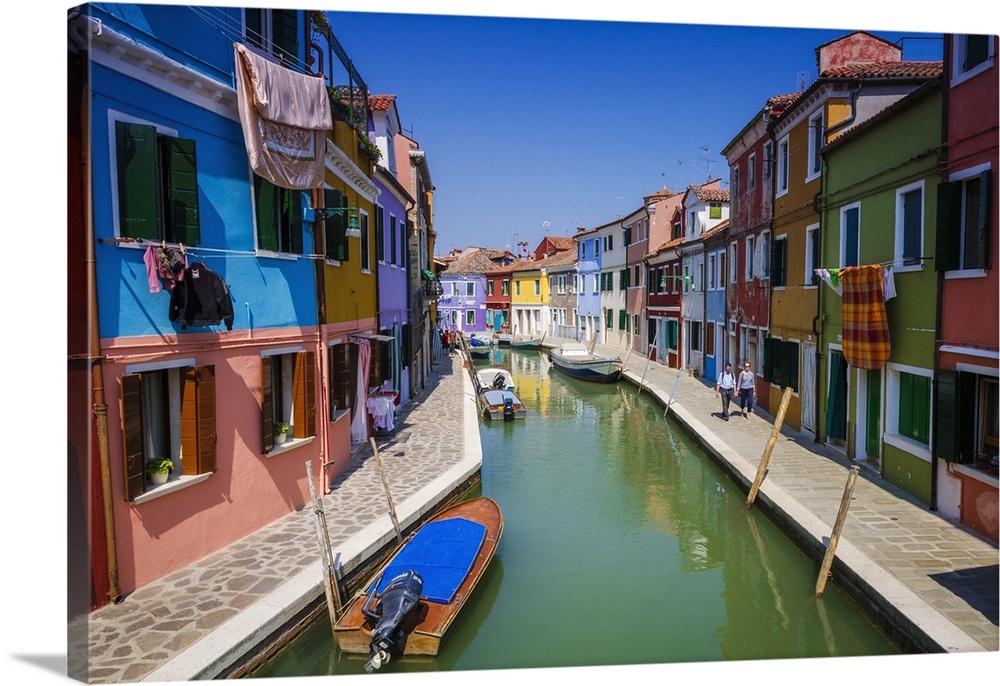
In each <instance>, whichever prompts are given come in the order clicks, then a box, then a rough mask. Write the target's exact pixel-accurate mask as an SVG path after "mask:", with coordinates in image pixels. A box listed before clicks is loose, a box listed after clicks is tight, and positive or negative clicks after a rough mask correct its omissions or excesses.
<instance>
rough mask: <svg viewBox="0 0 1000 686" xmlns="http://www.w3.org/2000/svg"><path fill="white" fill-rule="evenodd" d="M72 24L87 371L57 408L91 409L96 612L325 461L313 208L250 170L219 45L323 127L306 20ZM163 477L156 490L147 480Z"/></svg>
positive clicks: (114, 13) (293, 14) (145, 14)
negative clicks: (254, 67)
mask: <svg viewBox="0 0 1000 686" xmlns="http://www.w3.org/2000/svg"><path fill="white" fill-rule="evenodd" d="M71 16H72V22H71V35H72V36H73V37H74V38H75V39H76V40H75V41H73V42H72V45H73V47H72V48H71V57H70V62H71V65H72V66H73V68H72V69H71V70H70V89H71V92H73V93H75V94H76V96H77V97H76V98H75V102H74V103H73V105H74V106H73V108H72V109H71V112H73V114H74V117H75V119H74V120H73V121H71V127H70V130H71V136H70V138H71V141H74V140H75V141H76V144H75V146H74V145H73V144H72V143H71V149H79V150H81V151H82V150H89V151H90V154H89V156H87V155H85V156H82V157H81V158H79V159H78V160H76V164H73V165H71V167H72V170H71V178H75V179H76V180H77V181H79V182H80V183H79V184H76V185H74V186H72V187H71V202H70V207H71V208H73V211H71V215H70V216H71V221H70V227H69V228H70V236H71V240H73V241H77V242H78V244H79V245H81V247H82V248H83V251H82V252H79V253H73V252H71V253H70V254H71V256H72V255H79V256H80V259H79V261H78V262H76V263H71V265H70V270H69V274H70V277H71V279H73V281H71V284H74V285H75V286H78V288H76V287H74V288H71V289H70V292H71V293H74V291H75V292H76V293H75V295H73V296H71V297H72V298H77V299H78V300H79V301H80V302H79V303H78V304H80V305H81V309H80V310H79V311H80V312H87V313H88V316H87V317H86V318H83V317H81V318H80V321H78V322H72V321H71V331H74V333H71V339H72V340H75V341H79V342H80V345H81V346H83V345H86V347H87V350H88V355H89V356H88V358H87V359H88V360H90V361H91V362H88V369H87V377H88V378H87V380H86V382H85V383H86V384H87V385H86V388H85V389H82V390H81V389H79V388H78V389H77V390H76V391H75V392H73V397H76V398H79V397H86V398H89V402H88V405H89V408H88V410H92V411H93V413H94V414H93V416H94V419H93V420H91V421H92V422H93V424H92V426H89V427H87V429H88V431H87V432H85V433H86V435H93V436H97V437H98V438H97V439H96V440H95V443H94V444H93V445H91V444H90V442H89V439H86V440H83V441H82V442H80V443H77V444H76V445H75V452H76V453H77V454H78V455H80V456H81V461H80V464H79V467H80V471H81V474H85V475H89V476H87V477H85V479H86V481H85V483H86V484H87V491H86V492H85V496H86V500H85V502H86V505H83V506H82V507H83V508H85V509H86V510H88V514H93V515H95V517H94V519H93V521H94V525H93V528H92V529H91V531H90V532H89V533H90V540H91V541H92V545H93V549H92V551H91V559H92V561H93V569H92V597H91V606H92V607H96V606H100V605H103V604H105V603H107V602H108V601H109V600H112V599H117V598H118V597H120V596H121V595H124V594H128V593H130V592H132V591H134V590H135V589H136V588H139V587H140V586H143V585H144V584H148V583H149V582H151V581H153V580H155V579H159V578H161V577H163V576H164V575H166V574H169V573H170V572H172V571H174V570H176V569H179V568H181V567H183V566H184V565H186V564H189V563H190V562H192V561H194V560H196V559H198V558H200V557H203V556H205V555H208V554H210V553H212V552H213V551H215V550H217V549H219V548H221V547H223V546H225V545H227V544H229V543H232V542H233V541H235V540H237V539H239V538H241V537H243V536H245V535H247V534H248V533H251V532H252V531H255V530H257V529H259V528H260V527H262V526H264V525H266V524H268V523H269V522H272V521H274V520H275V519H277V518H279V517H282V516H284V515H286V514H288V513H289V512H292V511H295V510H298V509H301V508H302V507H304V506H305V504H306V503H307V502H308V498H309V484H308V483H307V479H306V478H305V476H306V474H305V470H304V468H303V463H304V462H311V463H313V464H315V465H316V467H317V470H316V471H317V473H319V472H320V468H321V465H322V464H323V463H325V462H326V460H327V458H328V455H327V451H326V449H325V446H324V442H323V437H324V436H325V433H324V429H323V427H322V422H321V418H322V416H323V415H322V414H321V411H320V409H319V408H320V403H319V401H320V396H321V394H320V393H319V388H320V386H319V384H318V377H317V375H316V373H315V370H316V364H315V362H316V359H317V358H318V357H319V356H320V355H322V354H323V353H324V350H323V348H322V347H321V345H320V344H319V341H320V336H319V329H318V324H319V320H318V312H319V311H320V310H321V303H322V300H323V294H322V291H320V290H318V289H317V288H316V281H315V276H316V269H315V265H316V262H315V261H314V260H313V259H311V258H310V256H312V255H313V254H315V253H317V251H318V250H319V246H318V245H317V242H316V236H315V235H314V231H313V227H312V225H311V224H310V223H309V222H307V221H305V219H304V208H305V207H307V206H308V205H309V203H310V200H311V197H310V195H311V193H310V191H309V190H306V189H296V190H293V189H289V188H282V187H279V186H277V185H275V184H274V183H273V182H271V181H268V180H266V179H264V178H263V177H261V176H258V175H257V174H255V173H252V172H251V171H250V169H251V165H250V164H248V147H247V146H248V143H247V138H246V137H245V130H244V128H243V126H242V125H241V117H240V106H241V102H243V103H244V104H245V102H246V99H247V98H249V97H251V94H250V93H249V92H248V91H241V90H240V89H239V88H234V87H233V83H234V81H237V80H238V79H235V78H234V77H235V75H234V73H233V64H234V61H235V62H236V64H237V69H242V68H244V66H243V65H244V64H246V62H245V61H244V58H243V56H242V53H240V51H239V47H237V48H236V49H235V54H234V43H235V44H237V45H238V46H239V45H246V46H249V47H251V48H253V49H254V52H255V54H257V55H258V57H259V58H260V59H261V60H263V61H262V62H260V63H258V66H260V65H264V66H265V68H269V69H273V70H274V73H279V74H281V75H282V76H283V77H285V78H287V79H288V81H289V82H294V83H296V84H298V86H299V87H301V88H305V89H307V90H311V89H316V90H317V92H319V93H321V95H320V96H319V97H317V98H315V99H313V100H311V101H310V102H311V104H312V105H314V106H315V111H314V113H315V114H316V115H317V118H316V121H319V122H322V126H323V127H326V126H328V125H329V124H328V122H329V116H330V111H329V101H328V99H326V98H325V93H326V90H325V87H324V85H323V82H322V79H318V78H316V77H313V76H310V75H308V74H304V73H302V72H299V71H295V67H294V65H296V64H304V63H306V59H305V58H306V45H305V42H304V41H303V40H302V37H303V36H309V35H311V33H312V28H311V21H310V20H311V15H310V14H308V13H305V12H301V11H291V10H250V9H247V10H243V9H238V8H217V9H216V11H215V13H214V14H213V17H212V18H209V17H207V16H205V15H204V14H202V13H201V12H200V11H198V10H197V8H190V7H173V6H157V5H125V4H106V3H92V4H88V5H85V6H82V7H81V8H80V9H79V10H74V12H73V13H72V15H71ZM221 19H224V20H225V22H224V23H225V25H226V26H228V27H231V33H229V34H227V35H223V34H222V33H220V32H219V30H218V25H219V20H221ZM265 55H269V56H270V57H265ZM138 64H141V65H143V67H142V68H141V69H139V68H138V67H136V65H138ZM269 95H271V96H273V97H277V98H281V97H285V96H286V95H287V94H286V93H284V92H281V91H279V90H275V91H274V92H271V93H270V94H269ZM241 99H242V100H241ZM324 115H325V117H324ZM88 123H89V126H88ZM302 123H303V124H306V123H307V122H305V121H303V122H302ZM313 131H314V133H315V134H316V135H317V136H318V137H319V140H320V141H323V140H325V136H324V134H325V128H320V129H313ZM309 140H312V141H315V140H317V138H315V137H310V138H309ZM319 152H320V154H322V152H321V151H319ZM318 157H319V155H314V158H313V160H312V162H313V163H316V162H317V158H318ZM85 160H89V163H90V166H89V167H88V166H86V165H85V164H84V162H85ZM321 164H322V160H321V158H320V159H319V164H318V165H317V167H319V166H320V165H321ZM320 173H321V170H320ZM85 188H86V189H92V192H87V191H84V190H83V189H85ZM279 199H280V201H279ZM87 255H90V256H92V260H90V259H88V258H86V256H87ZM185 265H186V266H185ZM71 303H72V300H71ZM199 303H200V307H199ZM84 319H85V321H84ZM77 326H79V327H81V328H82V329H88V330H89V331H88V333H87V334H81V333H80V332H79V331H75V329H76V327H77ZM84 340H86V342H85V343H83V341H84ZM81 378H82V375H73V374H71V377H70V379H71V385H72V384H73V381H74V379H76V380H78V381H79V380H80V379H81ZM222 399H225V400H224V402H223V400H222ZM87 415H88V416H90V413H89V412H88V413H87ZM285 423H287V424H289V425H290V427H291V431H290V434H291V438H290V440H288V441H287V442H285V443H283V444H282V443H279V439H278V438H277V437H276V435H277V434H278V433H279V432H278V431H277V429H278V425H279V424H285ZM70 424H71V426H72V425H74V424H75V422H74V421H72V420H71V422H70ZM287 433H288V432H286V435H287ZM81 437H82V434H77V433H73V432H71V441H74V440H79V439H81ZM90 456H92V459H88V458H89V457H90ZM160 460H164V461H165V464H166V465H167V466H168V468H169V470H170V471H169V472H167V473H166V477H167V479H166V481H165V482H164V483H160V482H159V481H158V479H157V477H156V476H154V473H153V471H152V470H151V469H150V468H149V465H151V464H152V463H155V462H157V461H160ZM105 512H107V517H105V516H104V513H105Z"/></svg>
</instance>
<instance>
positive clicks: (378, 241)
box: [375, 205, 385, 262]
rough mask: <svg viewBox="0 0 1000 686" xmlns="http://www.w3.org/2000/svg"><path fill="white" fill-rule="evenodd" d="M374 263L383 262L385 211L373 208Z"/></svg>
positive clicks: (378, 206)
mask: <svg viewBox="0 0 1000 686" xmlns="http://www.w3.org/2000/svg"><path fill="white" fill-rule="evenodd" d="M375 261H376V262H385V209H384V208H383V207H382V206H381V205H376V206H375Z"/></svg>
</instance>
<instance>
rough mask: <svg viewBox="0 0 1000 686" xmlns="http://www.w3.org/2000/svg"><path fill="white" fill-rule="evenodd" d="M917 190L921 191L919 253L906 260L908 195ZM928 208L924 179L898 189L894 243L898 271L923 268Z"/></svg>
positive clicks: (918, 218)
mask: <svg viewBox="0 0 1000 686" xmlns="http://www.w3.org/2000/svg"><path fill="white" fill-rule="evenodd" d="M916 191H920V206H919V209H918V212H919V216H918V217H917V222H918V234H919V236H918V238H917V255H915V256H912V258H913V259H911V261H906V260H904V257H905V255H904V252H905V250H906V238H907V236H906V229H907V222H906V220H907V217H906V197H907V196H908V195H910V194H912V193H915V192H916ZM926 209H927V190H926V184H925V182H924V180H923V179H920V180H919V181H915V182H914V183H911V184H908V185H906V186H903V187H901V188H897V189H896V226H895V244H894V257H895V260H896V261H895V267H894V268H895V270H896V271H897V272H904V271H919V270H921V269H923V266H924V261H923V260H922V259H920V258H922V257H923V256H924V240H925V236H926V232H927V222H926Z"/></svg>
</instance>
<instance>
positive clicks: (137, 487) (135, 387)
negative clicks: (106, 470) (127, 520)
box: [121, 374, 146, 500]
mask: <svg viewBox="0 0 1000 686" xmlns="http://www.w3.org/2000/svg"><path fill="white" fill-rule="evenodd" d="M121 416H122V457H123V458H124V464H125V499H126V500H135V499H136V498H137V497H138V496H140V495H142V494H143V493H145V492H146V457H145V451H144V450H143V440H142V437H143V424H142V381H141V380H140V377H139V375H138V374H132V375H129V376H123V377H122V379H121Z"/></svg>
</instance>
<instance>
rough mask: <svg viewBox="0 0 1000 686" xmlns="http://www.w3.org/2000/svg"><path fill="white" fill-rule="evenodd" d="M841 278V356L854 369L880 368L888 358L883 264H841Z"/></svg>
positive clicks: (887, 325) (887, 327)
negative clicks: (842, 303)
mask: <svg viewBox="0 0 1000 686" xmlns="http://www.w3.org/2000/svg"><path fill="white" fill-rule="evenodd" d="M840 279H841V284H842V285H843V287H844V308H843V319H844V340H843V343H844V358H845V359H846V360H847V364H849V365H850V366H852V367H854V368H855V369H881V368H882V367H884V366H885V363H886V362H888V361H889V320H888V319H887V317H886V315H885V291H884V281H883V279H882V268H881V267H880V266H878V265H867V266H863V267H844V268H843V269H841V270H840Z"/></svg>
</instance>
